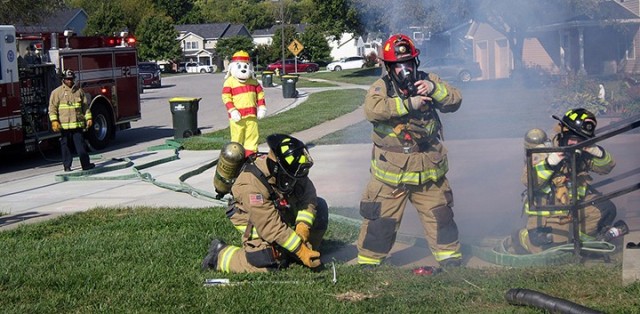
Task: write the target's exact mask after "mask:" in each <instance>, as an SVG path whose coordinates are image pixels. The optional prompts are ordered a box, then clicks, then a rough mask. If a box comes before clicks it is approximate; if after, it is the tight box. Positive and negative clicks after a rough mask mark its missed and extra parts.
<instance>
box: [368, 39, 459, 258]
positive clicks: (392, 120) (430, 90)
mask: <svg viewBox="0 0 640 314" xmlns="http://www.w3.org/2000/svg"><path fill="white" fill-rule="evenodd" d="M419 53H420V52H419V50H418V49H416V48H415V46H414V44H413V42H412V41H411V39H410V38H409V37H407V36H406V35H402V34H398V35H393V36H391V37H390V38H389V39H388V40H387V41H386V42H385V44H384V46H383V51H382V60H383V61H384V63H385V67H386V69H387V74H386V75H384V76H383V77H382V78H380V79H378V80H377V81H376V82H374V83H373V85H372V86H371V88H370V89H369V91H368V93H367V95H366V97H365V100H364V111H365V115H366V118H367V120H369V121H370V122H371V123H372V124H373V133H372V135H371V138H372V139H373V144H374V145H373V152H372V160H371V179H370V180H369V184H368V185H367V189H366V191H365V192H364V195H363V197H362V201H361V202H360V214H361V215H362V217H363V218H364V220H363V222H362V227H361V229H360V236H359V239H358V263H359V264H361V265H363V266H365V267H369V266H371V265H378V264H380V262H381V261H382V259H383V258H384V257H386V256H387V254H388V253H389V251H390V250H391V247H392V246H393V243H394V242H395V239H396V233H397V232H398V228H399V227H400V221H401V220H402V215H403V212H404V208H405V205H406V204H407V201H411V203H412V204H413V205H414V206H415V207H416V209H417V210H418V214H419V217H420V220H421V221H422V224H423V227H424V230H425V233H426V235H427V239H428V242H429V247H430V248H431V252H432V253H433V255H434V257H435V259H436V261H438V262H439V263H440V264H441V265H443V266H459V265H460V264H461V259H462V254H461V253H460V243H459V242H458V227H457V225H456V223H455V221H454V220H453V210H452V209H451V207H452V206H453V194H452V192H451V188H450V187H449V182H448V180H447V178H446V176H445V174H446V173H447V170H448V163H447V150H446V148H445V147H444V146H443V144H442V143H441V136H440V133H441V132H440V128H441V123H440V119H439V118H438V114H437V112H436V110H438V111H440V112H454V111H456V110H458V108H459V107H460V104H461V103H462V96H461V95H460V92H459V91H458V90H457V89H456V88H454V87H453V86H451V85H449V84H447V83H446V82H444V81H442V80H441V79H440V77H438V76H437V75H435V74H433V73H429V74H427V73H425V72H422V71H418V61H417V57H418V55H419Z"/></svg>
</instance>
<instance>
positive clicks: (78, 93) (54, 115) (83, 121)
mask: <svg viewBox="0 0 640 314" xmlns="http://www.w3.org/2000/svg"><path fill="white" fill-rule="evenodd" d="M75 79H76V74H75V72H73V70H70V69H67V70H65V71H64V72H62V85H60V86H59V87H58V88H56V89H54V90H53V91H52V92H51V96H50V97H49V120H50V121H51V129H52V130H53V131H54V132H60V133H61V134H60V147H61V149H62V165H63V167H64V171H71V163H72V161H73V156H72V155H71V150H70V149H69V144H71V143H73V144H74V146H75V149H76V152H77V153H78V155H79V157H80V164H81V166H82V170H89V169H93V168H94V167H95V165H94V164H93V163H91V162H90V160H89V154H88V153H87V149H86V147H85V143H84V131H85V130H86V129H88V128H90V127H91V126H92V125H93V121H92V120H91V118H92V116H91V110H90V108H89V104H88V103H87V98H86V96H85V93H84V91H83V90H82V88H80V86H79V85H76V84H75Z"/></svg>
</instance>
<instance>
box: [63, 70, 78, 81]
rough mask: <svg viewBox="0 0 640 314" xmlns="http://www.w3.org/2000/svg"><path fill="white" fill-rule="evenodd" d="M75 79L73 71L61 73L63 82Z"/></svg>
mask: <svg viewBox="0 0 640 314" xmlns="http://www.w3.org/2000/svg"><path fill="white" fill-rule="evenodd" d="M75 78H76V73H75V72H73V70H69V69H67V70H64V72H62V79H63V80H74V79H75Z"/></svg>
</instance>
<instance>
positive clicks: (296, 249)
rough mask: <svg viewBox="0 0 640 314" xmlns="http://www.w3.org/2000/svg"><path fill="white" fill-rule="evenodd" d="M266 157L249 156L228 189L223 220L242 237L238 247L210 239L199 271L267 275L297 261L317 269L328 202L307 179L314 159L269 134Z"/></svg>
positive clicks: (293, 140) (299, 147) (285, 139)
mask: <svg viewBox="0 0 640 314" xmlns="http://www.w3.org/2000/svg"><path fill="white" fill-rule="evenodd" d="M267 144H268V145H269V153H268V154H266V155H265V154H257V155H252V156H251V157H249V158H248V159H247V162H246V163H245V164H244V166H243V169H242V171H241V172H240V174H239V175H238V177H237V179H236V180H235V182H234V183H233V186H232V187H231V194H232V195H233V200H232V201H231V202H230V205H229V209H228V211H227V217H229V219H230V220H231V222H232V223H233V225H234V226H235V227H236V229H238V230H239V231H240V232H241V233H242V247H238V246H233V245H227V244H225V243H224V242H222V241H220V240H217V239H215V240H213V241H212V242H211V245H210V247H209V252H208V254H207V256H206V257H205V258H204V260H203V262H202V269H203V270H206V269H214V270H217V271H222V272H267V271H273V270H278V269H281V268H285V267H287V265H288V264H289V262H291V261H294V262H296V261H297V262H301V263H302V264H304V265H305V266H307V267H309V268H316V267H318V266H320V265H321V263H320V253H319V252H318V248H319V246H320V243H321V241H322V237H323V236H324V233H325V232H326V230H327V226H328V222H329V213H328V206H327V203H326V202H325V201H324V200H323V199H321V198H317V196H316V190H315V187H314V185H313V183H312V182H311V180H310V179H309V178H308V174H309V169H310V168H311V166H313V160H312V159H311V156H310V155H309V151H308V150H307V147H306V145H305V144H304V143H303V142H301V141H300V140H298V139H296V138H294V137H291V136H288V135H284V134H273V135H270V136H268V137H267Z"/></svg>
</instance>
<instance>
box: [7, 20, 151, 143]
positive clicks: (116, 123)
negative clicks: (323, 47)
mask: <svg viewBox="0 0 640 314" xmlns="http://www.w3.org/2000/svg"><path fill="white" fill-rule="evenodd" d="M134 43H135V40H134V39H132V38H131V37H126V34H123V36H122V37H80V36H74V34H73V33H72V32H70V31H65V32H64V33H62V34H59V33H49V34H43V33H34V34H20V33H16V29H15V27H14V26H11V25H0V149H3V148H5V147H8V146H19V145H23V149H24V150H25V151H34V150H36V149H37V148H38V145H39V144H40V143H42V142H44V141H46V140H49V139H54V138H57V137H58V136H59V133H55V132H53V131H52V130H51V124H50V121H49V117H48V107H49V95H50V94H51V91H53V90H54V89H55V88H57V87H58V86H60V84H61V83H62V81H61V79H60V73H62V72H63V71H64V70H67V69H71V70H73V71H74V72H75V73H76V84H77V85H79V86H80V87H82V89H83V90H84V91H85V94H86V95H87V102H88V103H89V105H90V107H91V113H92V116H93V126H92V127H91V128H90V129H89V130H87V133H86V139H87V141H88V143H89V146H90V148H91V149H93V150H99V149H103V148H105V147H107V146H108V145H109V142H110V141H111V140H112V139H114V137H115V133H116V131H117V130H123V129H127V128H130V127H131V122H133V121H136V120H139V119H140V118H141V115H140V86H139V84H140V80H139V78H138V58H137V51H136V48H135V46H134Z"/></svg>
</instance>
